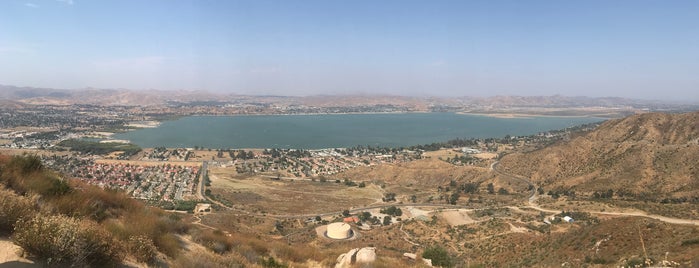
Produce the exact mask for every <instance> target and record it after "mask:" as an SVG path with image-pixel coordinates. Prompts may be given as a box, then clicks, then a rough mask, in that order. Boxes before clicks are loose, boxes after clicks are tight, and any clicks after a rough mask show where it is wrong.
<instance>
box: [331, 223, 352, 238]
mask: <svg viewBox="0 0 699 268" xmlns="http://www.w3.org/2000/svg"><path fill="white" fill-rule="evenodd" d="M326 235H327V236H328V237H329V238H332V239H347V238H350V236H351V235H352V228H351V227H350V225H349V224H347V223H344V222H334V223H331V224H328V230H327V231H326Z"/></svg>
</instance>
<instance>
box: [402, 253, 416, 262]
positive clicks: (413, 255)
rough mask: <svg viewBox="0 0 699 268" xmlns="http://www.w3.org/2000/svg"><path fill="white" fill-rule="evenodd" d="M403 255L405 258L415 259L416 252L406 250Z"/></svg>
mask: <svg viewBox="0 0 699 268" xmlns="http://www.w3.org/2000/svg"><path fill="white" fill-rule="evenodd" d="M403 257H406V258H408V259H411V260H416V259H417V254H415V253H408V252H406V253H403Z"/></svg>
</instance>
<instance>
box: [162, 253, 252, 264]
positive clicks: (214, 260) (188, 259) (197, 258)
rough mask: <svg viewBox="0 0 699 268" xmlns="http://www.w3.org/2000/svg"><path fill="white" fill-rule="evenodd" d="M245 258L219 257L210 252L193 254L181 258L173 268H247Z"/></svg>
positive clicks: (234, 256) (233, 256)
mask: <svg viewBox="0 0 699 268" xmlns="http://www.w3.org/2000/svg"><path fill="white" fill-rule="evenodd" d="M243 259H244V258H243V257H240V256H236V255H231V254H228V255H225V256H222V255H218V254H213V253H209V252H192V253H189V254H186V255H182V256H179V257H178V258H177V259H175V261H174V262H173V263H172V267H173V268H189V267H198V268H209V267H210V268H216V267H232V268H235V267H247V265H244V263H245V262H244V260H243Z"/></svg>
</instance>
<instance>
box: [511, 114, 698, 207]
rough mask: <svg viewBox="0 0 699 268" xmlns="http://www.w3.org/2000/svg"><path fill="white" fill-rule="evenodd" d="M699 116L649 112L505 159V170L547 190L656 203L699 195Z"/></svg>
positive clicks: (612, 121) (606, 123) (610, 122)
mask: <svg viewBox="0 0 699 268" xmlns="http://www.w3.org/2000/svg"><path fill="white" fill-rule="evenodd" d="M698 140H699V112H693V113H685V114H662V113H648V114H641V115H634V116H630V117H627V118H623V119H616V120H610V121H607V122H605V123H604V124H602V125H601V126H600V127H598V128H597V129H596V130H594V131H592V132H590V133H587V134H584V135H582V136H579V137H575V138H573V139H571V140H570V141H567V142H562V143H560V144H557V145H553V146H550V147H547V148H544V149H541V150H538V151H534V152H529V153H516V154H511V155H507V156H505V157H503V159H502V161H501V168H502V169H503V170H505V171H508V172H510V173H513V174H519V175H522V176H526V177H530V178H532V180H533V181H534V182H536V183H537V184H539V185H541V186H544V187H545V188H547V190H548V188H562V189H571V188H572V189H575V190H577V191H578V192H588V193H590V192H591V191H607V190H609V189H612V190H613V191H614V193H615V194H616V193H618V194H620V195H622V196H623V195H628V196H635V197H641V196H642V197H644V198H650V199H662V198H667V197H671V198H682V197H687V198H697V197H699V167H697V166H696V165H697V163H698V162H699V144H698V143H697V141H698Z"/></svg>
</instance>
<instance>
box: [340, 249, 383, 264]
mask: <svg viewBox="0 0 699 268" xmlns="http://www.w3.org/2000/svg"><path fill="white" fill-rule="evenodd" d="M374 261H376V248H374V247H366V248H355V249H351V250H350V251H348V252H347V253H343V254H340V256H339V257H337V263H336V264H335V268H345V267H351V266H352V265H353V264H370V263H373V262H374Z"/></svg>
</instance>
